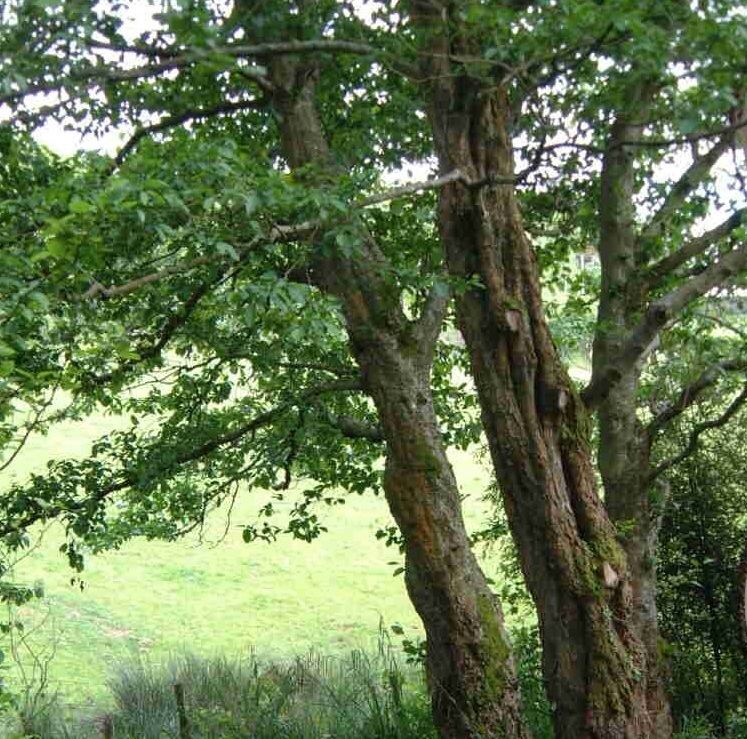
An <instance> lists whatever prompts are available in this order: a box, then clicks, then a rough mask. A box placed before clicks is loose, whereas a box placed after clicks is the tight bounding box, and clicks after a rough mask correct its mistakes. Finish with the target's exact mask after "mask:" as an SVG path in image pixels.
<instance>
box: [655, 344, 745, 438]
mask: <svg viewBox="0 0 747 739" xmlns="http://www.w3.org/2000/svg"><path fill="white" fill-rule="evenodd" d="M745 370H747V359H725V360H723V361H721V362H716V363H715V364H712V365H711V366H710V367H707V368H706V369H705V370H704V371H703V372H701V374H700V375H699V376H698V377H697V378H696V379H695V380H694V381H693V382H691V383H690V384H689V385H686V386H685V387H684V388H682V390H681V391H680V393H679V395H678V396H677V399H676V400H674V401H673V402H672V403H669V404H668V405H667V406H666V407H665V408H664V409H663V410H661V411H659V413H657V414H656V416H655V417H654V418H653V420H652V421H651V422H650V423H649V424H648V426H647V428H646V430H647V432H648V434H649V436H652V435H653V434H655V433H657V432H658V431H660V430H661V429H662V428H663V427H664V426H665V425H666V424H667V423H669V422H670V421H672V420H674V419H675V418H677V417H678V416H680V415H681V414H682V413H684V412H685V411H686V410H687V409H688V408H690V407H691V406H692V405H694V404H695V403H696V402H697V400H698V398H700V396H701V395H702V394H703V392H704V391H705V390H707V389H708V388H709V387H712V386H713V385H715V384H716V383H717V382H718V380H719V379H720V378H721V377H723V375H724V374H725V373H727V372H741V371H745Z"/></svg>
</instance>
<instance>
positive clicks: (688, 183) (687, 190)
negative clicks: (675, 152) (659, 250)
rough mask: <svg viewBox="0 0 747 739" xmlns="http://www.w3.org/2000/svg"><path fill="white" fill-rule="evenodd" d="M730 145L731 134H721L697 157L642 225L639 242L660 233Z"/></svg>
mask: <svg viewBox="0 0 747 739" xmlns="http://www.w3.org/2000/svg"><path fill="white" fill-rule="evenodd" d="M730 146H731V136H723V137H722V138H721V139H719V141H717V142H716V143H715V144H714V145H713V146H712V147H711V148H710V149H709V150H708V151H707V152H706V153H705V154H703V155H702V156H700V157H698V158H697V159H696V160H695V161H694V162H693V163H692V164H691V165H690V166H689V167H688V169H687V171H686V172H685V173H684V174H683V175H682V177H680V179H679V180H678V181H677V182H676V183H675V184H674V185H673V187H672V189H671V190H670V191H669V194H668V195H667V196H666V197H665V198H664V202H663V203H662V204H661V205H660V206H659V209H658V210H657V211H656V213H654V215H653V216H652V217H651V220H650V221H649V222H648V223H647V224H646V225H645V226H644V227H643V229H642V230H641V233H640V235H639V237H638V240H639V243H642V242H646V241H648V240H649V239H651V238H654V237H656V236H658V235H660V234H661V233H662V232H663V231H664V229H665V228H666V225H667V223H668V222H669V219H670V218H671V217H672V216H673V215H674V213H675V212H676V211H677V210H678V209H679V208H680V207H682V205H683V204H684V203H685V201H686V200H687V198H688V196H689V195H690V194H691V193H692V192H693V191H694V190H695V189H696V188H697V187H698V185H700V183H701V182H703V180H705V178H706V177H708V175H709V173H710V171H711V169H712V168H713V165H714V164H716V162H717V161H718V160H719V159H720V158H721V155H722V154H724V153H725V152H726V150H727V149H728V148H729V147H730Z"/></svg>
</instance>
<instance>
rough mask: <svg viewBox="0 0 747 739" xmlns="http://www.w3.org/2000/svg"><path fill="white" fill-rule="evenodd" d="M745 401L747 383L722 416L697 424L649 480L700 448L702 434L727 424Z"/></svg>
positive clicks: (746, 397)
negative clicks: (686, 439)
mask: <svg viewBox="0 0 747 739" xmlns="http://www.w3.org/2000/svg"><path fill="white" fill-rule="evenodd" d="M745 401H747V385H745V386H744V389H743V390H742V392H741V393H739V395H737V397H736V398H734V400H733V401H732V402H731V403H730V404H729V405H728V407H727V408H726V410H725V411H724V412H723V413H722V414H721V415H720V416H718V417H717V418H714V419H711V420H709V421H703V422H702V423H698V424H696V425H695V426H694V428H693V430H692V432H691V434H690V439H689V441H688V443H687V446H686V447H685V448H684V449H683V450H682V451H681V452H680V453H679V454H675V455H674V456H673V457H670V458H669V459H666V460H665V461H664V462H662V463H661V464H660V465H658V466H657V467H655V468H654V469H653V470H652V471H651V473H650V474H649V476H648V482H649V483H651V482H652V481H653V480H655V479H656V478H657V477H659V476H660V475H661V474H663V473H664V472H666V471H667V470H669V469H671V468H672V467H674V466H675V465H677V464H679V463H680V462H682V460H684V459H686V458H687V457H689V456H690V455H691V454H692V453H693V452H694V451H695V450H696V449H697V448H698V441H699V439H700V437H701V436H702V434H704V433H705V432H706V431H710V430H711V429H715V428H720V427H721V426H725V425H726V424H727V423H728V422H729V420H730V419H731V418H732V417H733V416H734V415H735V414H736V413H737V412H738V411H739V410H740V408H741V407H742V406H743V405H744V403H745Z"/></svg>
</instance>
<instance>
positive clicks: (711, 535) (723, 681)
mask: <svg viewBox="0 0 747 739" xmlns="http://www.w3.org/2000/svg"><path fill="white" fill-rule="evenodd" d="M745 449H747V435H746V434H745V430H744V427H743V426H742V425H735V426H733V427H731V428H729V429H728V430H724V431H720V432H717V433H714V434H713V435H712V436H710V437H709V438H708V439H707V440H706V441H703V443H702V444H701V446H700V448H699V449H698V451H697V452H696V453H695V454H694V455H693V456H691V457H690V458H689V459H688V460H687V461H686V462H684V463H683V464H682V465H681V466H680V467H678V468H677V470H676V472H674V473H673V474H672V475H671V478H670V481H669V484H670V491H669V495H670V500H669V505H668V506H667V509H666V514H665V517H664V524H663V527H662V532H661V555H660V558H659V562H658V571H659V583H660V594H659V604H660V609H661V618H662V630H663V637H664V639H665V640H666V646H665V649H666V653H667V654H668V656H669V657H670V659H671V669H672V688H673V691H672V692H673V697H674V703H673V708H674V710H675V713H676V715H677V717H678V718H679V719H680V720H682V721H683V722H684V723H685V724H686V725H687V724H688V722H689V723H690V724H692V721H694V720H695V718H696V717H697V718H699V720H700V721H701V722H706V724H707V726H708V730H709V731H716V732H717V733H719V734H721V733H724V732H726V730H727V727H729V726H730V725H732V726H733V727H735V728H733V729H732V731H733V732H737V733H734V734H733V735H734V736H742V735H743V734H739V733H738V729H737V728H736V727H737V726H738V724H739V722H740V721H742V722H743V714H744V711H745V708H746V704H745V696H747V662H745V658H744V652H743V650H742V648H741V643H740V635H739V624H738V622H737V616H736V614H737V599H738V594H737V588H736V571H737V565H738V563H739V558H740V554H741V551H742V547H743V546H744V540H745V537H746V536H747V517H746V516H745V511H746V510H747V491H745V488H744V478H745V471H746V470H747V457H746V456H745ZM740 716H742V718H741V719H740ZM730 735H731V734H730Z"/></svg>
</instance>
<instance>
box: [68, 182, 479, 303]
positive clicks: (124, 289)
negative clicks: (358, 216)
mask: <svg viewBox="0 0 747 739" xmlns="http://www.w3.org/2000/svg"><path fill="white" fill-rule="evenodd" d="M451 182H463V183H464V184H466V185H467V186H473V185H474V183H472V182H471V181H469V180H467V179H466V178H465V177H464V175H463V174H462V173H461V172H459V171H458V170H455V171H454V172H450V173H449V174H447V175H443V176H442V177H436V178H433V179H430V180H423V181H420V182H413V183H410V184H408V185H402V186H400V187H395V188H392V189H390V190H386V191H384V192H381V193H378V194H375V195H370V196H367V197H364V198H360V199H359V200H355V201H353V202H352V203H351V204H350V207H351V208H354V209H362V208H369V207H371V206H372V205H380V204H382V203H386V202H388V201H389V200H394V199H396V198H400V197H403V196H405V195H410V194H414V193H418V192H423V191H425V190H433V189H437V188H440V187H443V186H444V185H447V184H449V183H451ZM323 226H324V222H323V221H321V220H317V221H304V222H302V223H298V224H295V225H283V224H276V225H273V226H272V227H271V229H270V232H269V233H268V234H267V235H266V236H265V237H263V238H262V239H255V240H253V241H252V242H251V243H250V244H248V245H246V246H244V247H241V248H239V250H238V252H239V258H242V257H243V256H245V255H246V254H247V252H248V251H249V250H250V249H252V248H253V247H254V246H256V245H258V244H259V243H262V242H264V243H268V244H269V243H279V242H283V241H293V240H295V239H304V238H308V237H309V236H311V235H312V234H313V233H314V232H316V231H318V230H319V229H320V228H322V227H323ZM229 258H230V257H228V255H225V254H211V255H204V256H201V257H196V258H195V259H190V260H186V261H184V262H179V263H177V264H174V265H171V266H170V267H164V268H163V269H161V270H158V271H156V272H151V273H149V274H146V275H142V276H140V277H136V278H134V279H132V280H129V281H128V282H125V283H122V284H120V285H111V286H110V287H106V286H104V285H103V284H101V283H100V282H94V283H93V284H92V285H91V286H90V287H89V288H88V289H87V290H86V291H85V292H84V293H83V294H82V295H81V296H80V299H81V300H94V299H96V298H99V297H101V298H114V297H121V296H123V295H128V294H129V293H132V292H135V290H137V289H139V288H141V287H143V286H144V285H148V284H150V283H152V282H157V281H158V280H162V279H164V278H166V277H171V276H172V275H177V274H183V273H184V272H188V271H189V270H191V269H194V268H195V267H199V266H203V265H206V264H212V263H214V262H219V261H224V260H228V259H229ZM302 281H304V282H305V281H306V280H305V279H304V280H302Z"/></svg>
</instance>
